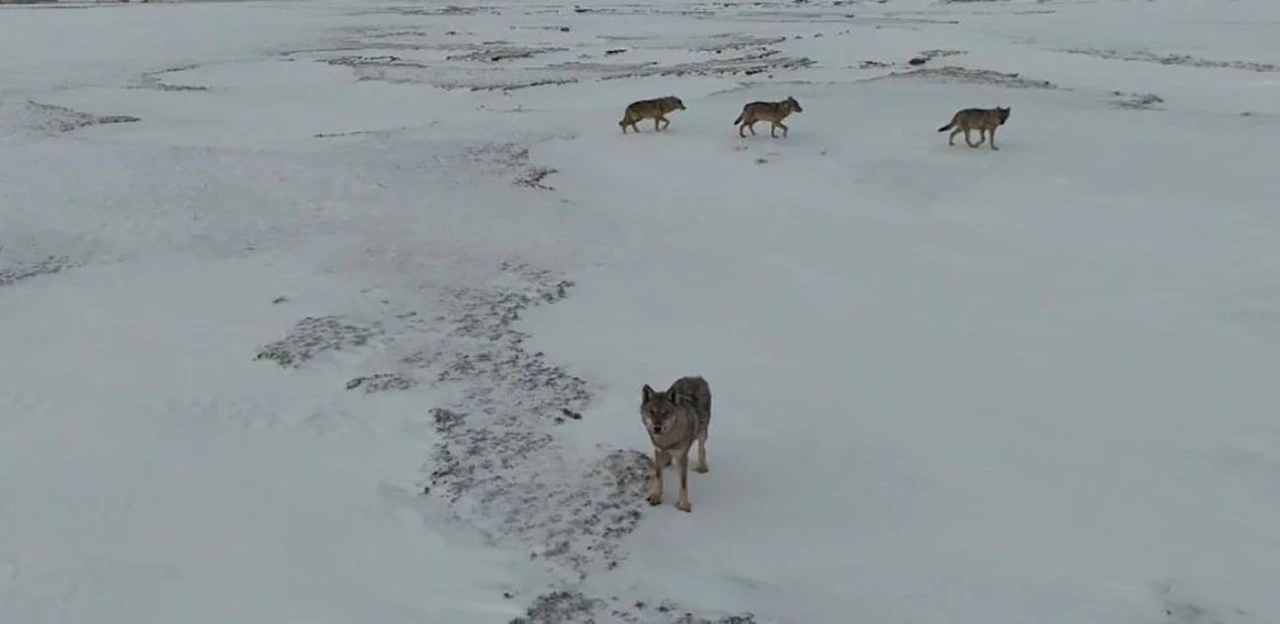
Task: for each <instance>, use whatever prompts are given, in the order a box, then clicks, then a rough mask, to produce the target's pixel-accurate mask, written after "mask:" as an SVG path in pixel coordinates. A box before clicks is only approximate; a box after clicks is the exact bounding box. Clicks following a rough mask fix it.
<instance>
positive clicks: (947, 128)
mask: <svg viewBox="0 0 1280 624" xmlns="http://www.w3.org/2000/svg"><path fill="white" fill-rule="evenodd" d="M955 125H956V122H954V121H951V122H949V123H947V125H945V126H943V127H941V128H938V132H946V131H947V130H950V129H951V128H953V127H955Z"/></svg>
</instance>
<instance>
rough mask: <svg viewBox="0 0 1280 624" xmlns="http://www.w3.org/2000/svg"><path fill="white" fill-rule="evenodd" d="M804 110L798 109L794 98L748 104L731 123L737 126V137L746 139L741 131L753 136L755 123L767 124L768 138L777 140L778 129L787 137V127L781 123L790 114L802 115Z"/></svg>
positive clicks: (798, 104)
mask: <svg viewBox="0 0 1280 624" xmlns="http://www.w3.org/2000/svg"><path fill="white" fill-rule="evenodd" d="M803 112H804V109H803V108H800V103H799V102H797V101H796V99H795V98H793V97H790V96H788V97H787V99H785V100H782V101H781V102H750V103H748V104H747V105H746V106H743V107H742V112H741V113H739V114H738V118H737V119H735V120H733V123H734V124H735V125H737V126H738V136H740V137H744V138H745V137H746V136H747V135H746V133H744V132H743V130H750V131H751V134H752V135H753V136H754V135H755V133H756V128H755V125H756V122H757V121H767V122H769V136H771V137H774V138H777V136H778V128H782V136H783V137H784V138H785V137H786V136H787V125H786V124H784V123H782V120H783V119H786V118H787V116H789V115H790V114H791V113H803Z"/></svg>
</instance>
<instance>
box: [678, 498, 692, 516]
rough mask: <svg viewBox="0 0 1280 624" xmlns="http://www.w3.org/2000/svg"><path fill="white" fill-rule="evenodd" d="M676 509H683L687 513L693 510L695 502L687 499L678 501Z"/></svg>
mask: <svg viewBox="0 0 1280 624" xmlns="http://www.w3.org/2000/svg"><path fill="white" fill-rule="evenodd" d="M676 509H679V510H680V511H683V512H686V513H687V512H691V511H693V504H692V503H690V502H689V501H687V500H682V501H676Z"/></svg>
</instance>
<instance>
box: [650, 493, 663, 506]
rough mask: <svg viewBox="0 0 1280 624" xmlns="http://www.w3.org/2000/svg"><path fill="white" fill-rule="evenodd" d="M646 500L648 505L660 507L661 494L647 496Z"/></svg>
mask: <svg viewBox="0 0 1280 624" xmlns="http://www.w3.org/2000/svg"><path fill="white" fill-rule="evenodd" d="M647 500H648V501H649V504H650V505H661V504H662V494H660V493H654V494H649V498H648V499H647Z"/></svg>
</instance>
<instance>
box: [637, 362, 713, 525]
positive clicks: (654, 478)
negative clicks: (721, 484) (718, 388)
mask: <svg viewBox="0 0 1280 624" xmlns="http://www.w3.org/2000/svg"><path fill="white" fill-rule="evenodd" d="M640 420H641V422H643V423H644V428H645V431H646V432H647V433H648V434H649V441H650V442H651V443H653V474H652V475H651V476H650V479H649V496H648V500H649V504H650V505H661V504H662V471H663V469H664V468H666V467H667V466H670V465H671V458H672V457H675V458H676V465H677V467H678V468H679V470H680V496H679V498H678V499H676V509H679V510H680V511H693V504H692V503H690V502H689V449H690V448H691V447H692V446H693V443H694V441H695V440H696V441H697V442H698V464H697V465H696V466H695V467H694V469H693V470H694V472H700V473H705V472H707V471H708V470H710V468H708V467H707V429H708V427H709V426H710V424H711V387H710V386H709V385H707V381H706V380H705V379H703V378H702V377H681V378H679V379H677V380H676V381H675V383H673V384H671V387H670V388H668V389H667V390H666V391H665V392H658V391H655V390H654V389H653V388H651V387H649V384H645V385H644V387H643V388H641V389H640Z"/></svg>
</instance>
